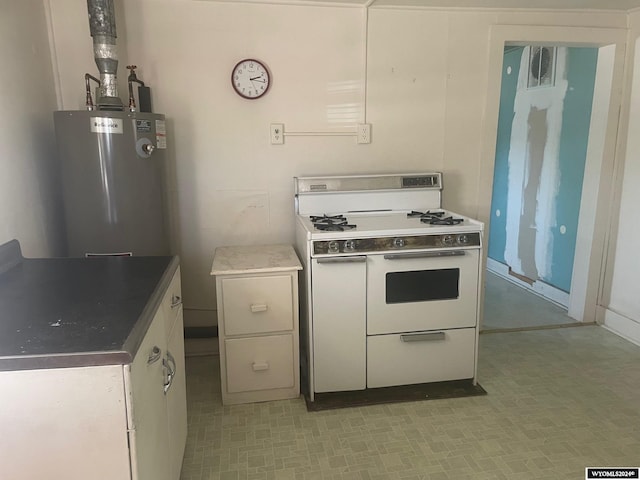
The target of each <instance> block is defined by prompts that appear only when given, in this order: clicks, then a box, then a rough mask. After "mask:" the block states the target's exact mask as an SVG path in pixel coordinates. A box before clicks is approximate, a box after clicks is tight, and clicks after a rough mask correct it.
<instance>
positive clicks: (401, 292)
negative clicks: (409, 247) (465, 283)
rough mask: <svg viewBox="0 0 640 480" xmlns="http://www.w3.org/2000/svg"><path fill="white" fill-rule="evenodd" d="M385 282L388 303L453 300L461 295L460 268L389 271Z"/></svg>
mask: <svg viewBox="0 0 640 480" xmlns="http://www.w3.org/2000/svg"><path fill="white" fill-rule="evenodd" d="M385 283H386V293H387V295H386V301H387V304H390V303H409V302H425V301H430V300H451V299H455V298H458V296H459V295H460V291H459V287H458V285H459V283H460V269H459V268H443V269H439V270H419V271H415V272H389V273H387V278H386V282H385Z"/></svg>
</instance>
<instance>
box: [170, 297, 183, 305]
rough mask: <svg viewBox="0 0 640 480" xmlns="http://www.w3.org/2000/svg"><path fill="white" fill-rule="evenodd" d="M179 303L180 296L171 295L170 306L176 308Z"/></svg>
mask: <svg viewBox="0 0 640 480" xmlns="http://www.w3.org/2000/svg"><path fill="white" fill-rule="evenodd" d="M179 305H182V297H181V296H180V295H173V296H172V297H171V308H176V307H177V306H179Z"/></svg>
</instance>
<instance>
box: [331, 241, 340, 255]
mask: <svg viewBox="0 0 640 480" xmlns="http://www.w3.org/2000/svg"><path fill="white" fill-rule="evenodd" d="M339 251H340V244H339V243H338V242H336V241H335V240H332V241H331V242H329V253H338V252H339Z"/></svg>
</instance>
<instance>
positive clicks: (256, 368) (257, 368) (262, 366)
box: [251, 362, 269, 372]
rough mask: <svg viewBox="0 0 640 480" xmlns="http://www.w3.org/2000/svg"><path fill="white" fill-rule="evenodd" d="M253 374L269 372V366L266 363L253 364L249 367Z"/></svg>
mask: <svg viewBox="0 0 640 480" xmlns="http://www.w3.org/2000/svg"><path fill="white" fill-rule="evenodd" d="M251 368H253V371H254V372H263V371H264V370H269V364H268V363H267V362H254V363H253V365H251Z"/></svg>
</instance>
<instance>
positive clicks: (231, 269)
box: [211, 245, 302, 275]
mask: <svg viewBox="0 0 640 480" xmlns="http://www.w3.org/2000/svg"><path fill="white" fill-rule="evenodd" d="M288 270H302V265H301V264H300V260H298V256H297V255H296V252H295V251H294V250H293V247H292V246H291V245H247V246H234V247H218V248H216V251H215V254H214V256H213V265H212V266H211V275H237V274H242V273H268V272H283V271H288Z"/></svg>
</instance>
